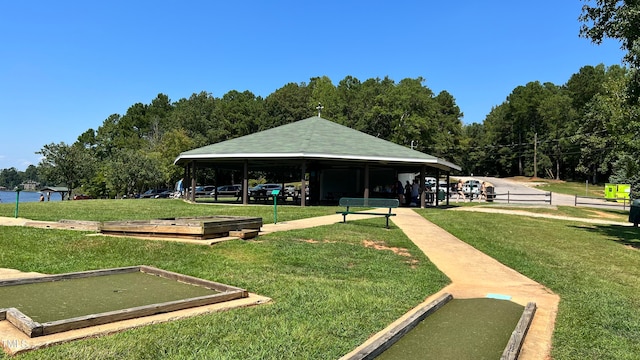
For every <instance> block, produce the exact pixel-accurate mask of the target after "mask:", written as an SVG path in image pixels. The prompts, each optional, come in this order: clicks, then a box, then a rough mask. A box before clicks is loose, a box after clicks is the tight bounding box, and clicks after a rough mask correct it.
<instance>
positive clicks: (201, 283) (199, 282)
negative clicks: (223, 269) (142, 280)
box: [140, 265, 249, 297]
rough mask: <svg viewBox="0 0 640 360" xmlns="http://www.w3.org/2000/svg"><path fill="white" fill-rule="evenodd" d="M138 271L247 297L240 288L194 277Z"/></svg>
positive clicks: (154, 270) (151, 269) (143, 267)
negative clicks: (236, 292) (239, 292)
mask: <svg viewBox="0 0 640 360" xmlns="http://www.w3.org/2000/svg"><path fill="white" fill-rule="evenodd" d="M140 271H142V272H143V273H146V274H151V275H157V276H161V277H163V278H165V279H169V280H174V281H180V282H183V283H186V284H191V285H197V286H202V287H204V288H207V289H212V290H216V291H220V292H235V291H241V292H242V293H243V296H242V297H247V296H249V293H248V292H247V291H246V290H244V289H241V288H238V287H235V286H230V285H226V284H222V283H218V282H215V281H211V280H206V279H200V278H197V277H194V276H189V275H184V274H179V273H176V272H173V271H168V270H163V269H158V268H155V267H152V266H146V265H140Z"/></svg>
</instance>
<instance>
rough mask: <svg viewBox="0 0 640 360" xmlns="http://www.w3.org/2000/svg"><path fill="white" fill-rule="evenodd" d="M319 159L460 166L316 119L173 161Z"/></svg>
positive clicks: (315, 117) (190, 153)
mask: <svg viewBox="0 0 640 360" xmlns="http://www.w3.org/2000/svg"><path fill="white" fill-rule="evenodd" d="M277 158H281V159H310V160H311V159H322V160H347V161H349V160H351V161H365V162H380V163H388V164H406V165H410V164H411V165H416V164H419V165H422V164H424V165H430V166H434V167H438V168H441V169H446V170H460V167H459V166H457V165H455V164H452V163H449V162H447V161H445V160H442V159H438V158H436V157H434V156H431V155H428V154H425V153H421V152H419V151H416V150H411V149H409V148H407V147H404V146H401V145H398V144H395V143H392V142H389V141H386V140H383V139H379V138H377V137H374V136H371V135H368V134H365V133H363V132H360V131H357V130H354V129H351V128H348V127H346V126H343V125H340V124H337V123H335V122H332V121H329V120H326V119H323V118H320V117H318V116H314V117H310V118H308V119H304V120H300V121H297V122H293V123H289V124H286V125H282V126H279V127H276V128H272V129H269V130H265V131H261V132H258V133H254V134H251V135H247V136H243V137H239V138H235V139H231V140H227V141H223V142H219V143H216V144H212V145H208V146H204V147H201V148H197V149H193V150H189V151H185V152H183V153H181V154H180V155H179V156H178V158H177V159H176V160H175V163H176V164H183V163H185V162H188V161H190V160H195V161H198V160H212V161H215V160H216V159H218V160H222V159H226V160H231V159H238V160H239V159H243V160H244V159H247V160H250V159H277Z"/></svg>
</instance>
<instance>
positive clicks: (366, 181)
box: [364, 163, 369, 199]
mask: <svg viewBox="0 0 640 360" xmlns="http://www.w3.org/2000/svg"><path fill="white" fill-rule="evenodd" d="M364 198H365V199H368V198H369V163H366V164H364Z"/></svg>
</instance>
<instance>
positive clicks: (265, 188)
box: [249, 184, 282, 197]
mask: <svg viewBox="0 0 640 360" xmlns="http://www.w3.org/2000/svg"><path fill="white" fill-rule="evenodd" d="M281 189H282V186H280V185H278V184H258V185H256V186H254V187H252V188H250V189H249V196H250V197H265V196H267V195H271V192H272V191H273V190H281Z"/></svg>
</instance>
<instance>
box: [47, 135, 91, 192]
mask: <svg viewBox="0 0 640 360" xmlns="http://www.w3.org/2000/svg"><path fill="white" fill-rule="evenodd" d="M36 154H40V155H42V156H43V157H42V160H41V161H40V164H39V169H40V174H41V176H42V177H43V178H44V179H45V180H46V181H47V182H49V183H52V184H56V185H66V186H67V187H68V188H69V197H71V192H72V191H73V190H74V189H75V188H76V187H77V186H79V185H80V183H81V180H83V179H85V178H86V174H87V169H88V166H89V165H90V164H92V163H93V161H92V160H91V159H90V158H89V157H88V154H87V152H85V151H83V149H82V148H81V147H79V146H72V145H67V144H65V143H64V142H61V143H58V144H54V143H51V144H48V145H45V146H43V147H42V149H41V150H40V151H38V152H36Z"/></svg>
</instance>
